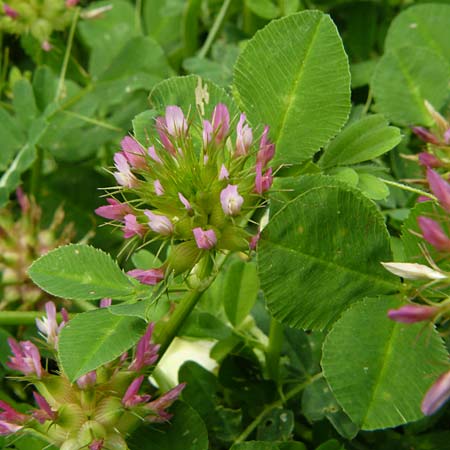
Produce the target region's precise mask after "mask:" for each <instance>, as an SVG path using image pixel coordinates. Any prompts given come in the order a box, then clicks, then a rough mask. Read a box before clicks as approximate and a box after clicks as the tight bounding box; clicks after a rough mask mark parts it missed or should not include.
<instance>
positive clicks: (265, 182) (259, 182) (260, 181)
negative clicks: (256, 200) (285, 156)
mask: <svg viewBox="0 0 450 450" xmlns="http://www.w3.org/2000/svg"><path fill="white" fill-rule="evenodd" d="M255 169H256V178H255V192H257V193H258V194H259V195H261V194H263V193H264V192H266V191H268V190H269V189H270V187H271V186H272V183H273V177H272V167H269V169H268V170H267V171H266V173H265V174H263V173H262V164H261V163H260V162H259V163H256V167H255Z"/></svg>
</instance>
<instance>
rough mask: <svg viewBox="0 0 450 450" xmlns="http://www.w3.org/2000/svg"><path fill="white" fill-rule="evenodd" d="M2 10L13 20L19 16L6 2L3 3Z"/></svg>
mask: <svg viewBox="0 0 450 450" xmlns="http://www.w3.org/2000/svg"><path fill="white" fill-rule="evenodd" d="M3 11H4V13H5V14H6V15H7V16H8V17H11V19H13V20H15V19H17V18H18V17H19V13H18V12H17V11H16V10H15V9H13V8H11V6H9V5H8V4H7V3H3Z"/></svg>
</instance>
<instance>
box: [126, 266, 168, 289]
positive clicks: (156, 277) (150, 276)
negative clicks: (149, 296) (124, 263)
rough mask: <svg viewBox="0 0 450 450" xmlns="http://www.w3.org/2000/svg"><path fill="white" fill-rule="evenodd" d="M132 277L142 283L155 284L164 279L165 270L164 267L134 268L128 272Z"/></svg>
mask: <svg viewBox="0 0 450 450" xmlns="http://www.w3.org/2000/svg"><path fill="white" fill-rule="evenodd" d="M127 274H128V275H129V276H130V277H133V278H136V280H138V281H140V282H141V283H142V284H148V285H150V286H154V285H155V284H158V283H159V282H160V281H161V280H163V279H164V271H163V270H162V269H149V270H142V269H134V270H130V271H128V272H127Z"/></svg>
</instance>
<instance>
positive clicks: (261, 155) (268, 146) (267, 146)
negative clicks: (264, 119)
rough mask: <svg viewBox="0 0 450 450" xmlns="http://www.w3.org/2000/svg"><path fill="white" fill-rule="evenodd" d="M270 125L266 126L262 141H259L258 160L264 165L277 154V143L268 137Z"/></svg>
mask: <svg viewBox="0 0 450 450" xmlns="http://www.w3.org/2000/svg"><path fill="white" fill-rule="evenodd" d="M268 134H269V127H268V126H266V127H264V131H263V134H262V136H261V141H260V143H259V150H258V154H257V155H256V162H257V163H261V165H262V167H266V166H267V164H268V162H269V161H270V160H271V159H272V158H273V157H274V155H275V144H272V143H271V142H270V141H269V139H268Z"/></svg>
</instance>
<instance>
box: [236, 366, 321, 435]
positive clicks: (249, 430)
mask: <svg viewBox="0 0 450 450" xmlns="http://www.w3.org/2000/svg"><path fill="white" fill-rule="evenodd" d="M322 376H323V374H322V373H318V374H316V375H314V376H313V377H311V378H308V379H307V380H306V381H305V382H303V383H301V384H299V385H298V386H296V387H295V388H293V389H291V390H290V391H289V392H288V393H287V394H286V395H285V396H284V398H283V399H280V400H277V401H275V402H273V403H271V404H270V405H267V406H266V407H265V408H264V409H263V410H262V411H261V412H260V413H259V414H258V415H257V416H256V417H255V419H254V420H253V421H252V422H251V423H250V424H249V425H248V427H247V428H246V429H245V430H244V431H243V432H242V433H241V434H240V435H239V436H238V437H237V439H236V440H235V441H234V443H235V444H237V443H239V442H244V441H245V440H246V439H247V438H248V437H249V436H250V434H251V433H252V432H253V430H255V428H256V427H257V426H258V425H259V424H260V423H261V422H262V421H263V420H264V417H266V415H267V414H268V413H269V412H270V411H272V410H273V409H275V408H280V407H281V406H283V404H284V403H285V402H287V401H288V400H289V399H291V398H292V397H295V396H296V395H297V394H299V393H300V392H301V391H302V390H303V389H305V387H307V386H309V385H310V384H311V383H314V381H316V380H318V379H319V378H322Z"/></svg>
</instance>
